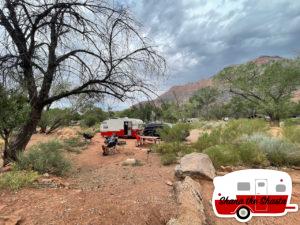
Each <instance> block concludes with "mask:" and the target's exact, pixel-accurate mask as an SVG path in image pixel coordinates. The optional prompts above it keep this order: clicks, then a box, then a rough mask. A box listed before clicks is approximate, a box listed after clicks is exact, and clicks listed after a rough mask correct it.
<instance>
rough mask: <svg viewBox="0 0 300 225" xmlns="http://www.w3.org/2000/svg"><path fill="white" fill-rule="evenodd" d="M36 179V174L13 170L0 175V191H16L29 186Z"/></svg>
mask: <svg viewBox="0 0 300 225" xmlns="http://www.w3.org/2000/svg"><path fill="white" fill-rule="evenodd" d="M38 177H39V175H38V173H37V172H33V171H17V170H13V171H10V172H7V173H4V174H2V175H0V189H10V190H18V189H20V188H22V187H27V186H31V185H32V184H33V183H34V181H36V180H37V179H38Z"/></svg>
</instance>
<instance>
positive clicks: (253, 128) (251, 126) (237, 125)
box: [221, 119, 267, 143]
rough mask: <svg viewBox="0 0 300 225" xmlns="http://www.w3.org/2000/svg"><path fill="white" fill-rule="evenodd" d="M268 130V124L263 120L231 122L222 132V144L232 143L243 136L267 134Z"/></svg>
mask: <svg viewBox="0 0 300 225" xmlns="http://www.w3.org/2000/svg"><path fill="white" fill-rule="evenodd" d="M266 129H267V123H266V122H265V121H263V120H259V119H254V120H249V119H239V120H231V121H229V122H228V124H227V125H226V126H225V127H224V129H223V130H222V134H221V135H222V136H221V138H222V143H232V142H233V141H235V140H236V139H237V138H238V137H240V136H242V135H250V134H253V133H257V132H265V131H266Z"/></svg>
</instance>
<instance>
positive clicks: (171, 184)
mask: <svg viewBox="0 0 300 225" xmlns="http://www.w3.org/2000/svg"><path fill="white" fill-rule="evenodd" d="M165 183H166V185H169V186H173V182H172V181H170V180H167V181H165Z"/></svg>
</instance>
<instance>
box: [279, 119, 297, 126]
mask: <svg viewBox="0 0 300 225" xmlns="http://www.w3.org/2000/svg"><path fill="white" fill-rule="evenodd" d="M283 123H284V126H296V125H300V118H289V119H286V120H284V122H283Z"/></svg>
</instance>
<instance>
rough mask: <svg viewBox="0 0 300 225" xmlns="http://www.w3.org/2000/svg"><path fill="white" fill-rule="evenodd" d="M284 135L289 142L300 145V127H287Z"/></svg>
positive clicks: (284, 129)
mask: <svg viewBox="0 0 300 225" xmlns="http://www.w3.org/2000/svg"><path fill="white" fill-rule="evenodd" d="M283 135H284V137H285V138H286V139H288V140H289V141H291V142H293V143H299V144H300V126H285V127H284V128H283Z"/></svg>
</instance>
